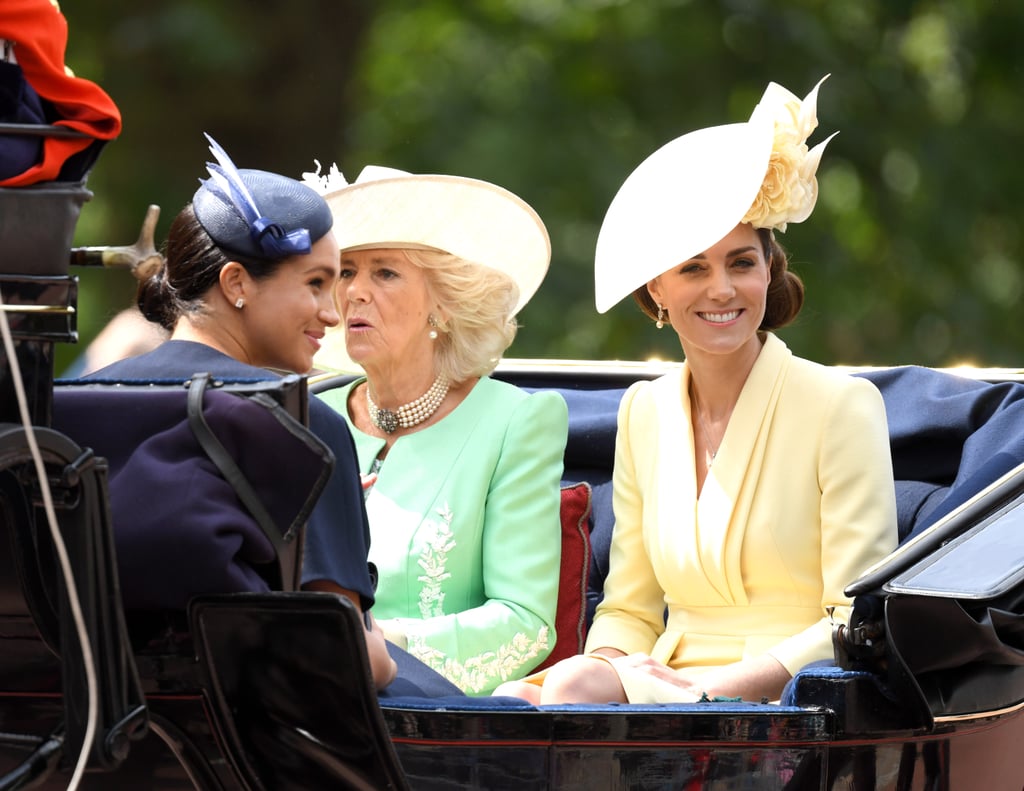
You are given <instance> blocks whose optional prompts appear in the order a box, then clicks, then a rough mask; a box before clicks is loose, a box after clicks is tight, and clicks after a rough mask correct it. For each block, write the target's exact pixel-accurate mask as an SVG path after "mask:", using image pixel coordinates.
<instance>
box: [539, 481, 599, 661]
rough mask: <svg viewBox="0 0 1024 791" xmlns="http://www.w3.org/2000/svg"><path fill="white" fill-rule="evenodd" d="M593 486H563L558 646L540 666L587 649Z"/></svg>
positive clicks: (557, 613)
mask: <svg viewBox="0 0 1024 791" xmlns="http://www.w3.org/2000/svg"><path fill="white" fill-rule="evenodd" d="M590 509H591V489H590V484H589V483H587V482H586V481H582V482H580V483H575V484H569V485H566V486H563V487H562V504H561V509H560V518H561V525H562V562H561V570H560V573H559V579H558V609H557V611H556V615H555V634H556V638H555V647H554V649H552V651H551V653H550V654H548V657H547V659H545V660H544V661H543V662H542V663H541V664H540V665H538V666H537V668H536V669H537V670H543V669H544V668H546V667H550V666H551V665H553V664H555V662H558V661H560V660H562V659H565V658H566V657H570V656H575V655H576V654H581V653H583V646H584V644H585V643H586V640H587V624H588V623H589V622H590V621H589V619H588V617H587V592H588V589H589V581H590Z"/></svg>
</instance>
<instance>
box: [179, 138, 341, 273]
mask: <svg viewBox="0 0 1024 791" xmlns="http://www.w3.org/2000/svg"><path fill="white" fill-rule="evenodd" d="M206 139H207V140H209V141H210V152H211V153H212V154H213V155H214V157H215V158H216V159H217V162H216V163H213V162H207V163H206V169H207V171H208V172H209V174H210V178H208V179H200V180H199V181H200V184H201V185H202V186H200V187H199V189H198V190H197V191H196V194H195V195H194V196H193V198H192V208H193V210H194V211H195V214H196V219H198V220H199V222H200V224H201V225H202V226H203V228H204V229H205V230H206V232H207V233H208V234H209V235H210V238H211V239H213V241H214V242H216V243H217V245H218V246H219V247H222V248H224V250H226V251H228V252H230V253H234V254H235V255H239V256H245V257H248V258H258V259H269V260H278V259H281V258H287V257H289V256H292V255H305V254H308V253H309V251H310V247H311V246H312V244H313V243H314V242H316V241H317V240H319V239H320V238H321V237H322V236H323V235H324V234H326V233H327V232H328V231H329V230H331V225H332V224H333V217H332V215H331V209H330V207H329V206H328V205H327V202H326V201H325V200H324V199H323V198H322V197H321V196H320V195H319V194H318V193H317V192H316V191H315V190H313V189H311V188H310V187H308V186H306V185H305V184H303V183H302V182H301V181H296V180H295V179H290V178H288V177H287V176H281V175H278V174H277V173H268V172H267V171H265V170H239V169H238V168H236V167H235V164H234V163H233V162H232V161H231V158H230V157H229V156H228V155H227V153H226V152H225V151H224V149H223V148H221V147H220V146H219V145H218V144H217V142H216V141H215V140H214V139H213V138H212V137H210V136H209V135H206Z"/></svg>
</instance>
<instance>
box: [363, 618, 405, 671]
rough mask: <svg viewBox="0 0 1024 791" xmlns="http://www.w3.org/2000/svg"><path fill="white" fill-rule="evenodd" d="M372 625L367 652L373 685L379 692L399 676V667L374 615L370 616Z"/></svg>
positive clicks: (367, 642) (368, 630)
mask: <svg viewBox="0 0 1024 791" xmlns="http://www.w3.org/2000/svg"><path fill="white" fill-rule="evenodd" d="M369 621H370V625H369V627H368V628H367V629H366V651H367V653H368V654H369V655H370V672H371V673H372V674H373V683H374V685H375V686H376V687H377V689H378V690H381V689H384V687H386V686H387V685H388V684H390V683H391V682H392V681H394V680H395V676H397V675H398V665H397V664H395V660H394V659H392V658H391V654H389V653H388V646H387V642H386V641H385V638H384V632H383V631H382V630H381V628H380V627H379V626H378V625H377V621H376V620H375V619H374V617H373V614H372V613H370V616H369Z"/></svg>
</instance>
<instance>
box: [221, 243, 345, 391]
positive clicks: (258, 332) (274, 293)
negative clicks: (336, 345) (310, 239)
mask: <svg viewBox="0 0 1024 791" xmlns="http://www.w3.org/2000/svg"><path fill="white" fill-rule="evenodd" d="M338 259H339V255H338V242H337V240H336V239H335V237H334V235H333V234H331V233H328V234H327V235H325V236H323V237H321V238H320V239H319V240H318V241H317V242H315V243H314V244H313V247H312V250H311V251H310V253H309V254H308V255H296V256H292V257H291V258H288V259H286V260H285V261H283V262H282V263H281V265H280V266H279V267H278V268H277V269H276V270H275V271H274V273H273V274H272V275H270V276H269V277H266V278H262V279H260V280H249V282H248V284H247V288H246V291H245V294H246V296H245V305H244V307H243V308H242V309H241V310H240V311H239V314H240V318H241V319H242V320H243V324H242V327H243V332H244V339H243V341H242V346H243V348H244V350H245V355H246V357H247V362H249V363H250V364H252V365H258V366H261V367H264V368H276V369H279V370H284V371H294V372H295V373H305V372H306V371H308V370H310V369H311V368H312V367H313V355H314V354H316V352H317V350H318V349H319V348H320V341H321V339H322V338H323V337H324V332H325V330H326V329H327V328H328V327H334V326H336V325H337V324H338V311H337V309H336V308H335V306H334V288H335V285H336V284H337V282H338V271H339V261H338Z"/></svg>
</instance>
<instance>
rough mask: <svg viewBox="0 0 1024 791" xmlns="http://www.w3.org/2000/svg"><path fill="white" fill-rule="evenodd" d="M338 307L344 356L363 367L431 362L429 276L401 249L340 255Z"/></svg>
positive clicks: (360, 251) (431, 307) (432, 307)
mask: <svg viewBox="0 0 1024 791" xmlns="http://www.w3.org/2000/svg"><path fill="white" fill-rule="evenodd" d="M338 306H339V309H340V311H341V318H342V321H343V322H344V328H345V344H346V348H347V350H348V355H349V357H350V358H351V359H352V360H353V361H355V362H357V363H359V364H360V365H362V366H363V367H364V368H370V369H372V368H374V367H377V368H384V367H392V366H395V365H405V364H408V363H411V362H413V361H420V362H421V361H424V360H431V359H432V355H433V347H432V341H431V340H430V336H429V332H430V325H429V318H430V314H431V311H432V310H433V309H434V301H433V299H432V297H431V292H430V283H429V280H428V275H427V273H426V270H424V269H423V268H421V267H419V266H417V265H416V264H414V263H412V261H410V260H409V259H408V258H407V257H406V255H405V253H404V252H403V251H402V250H396V249H375V250H355V251H346V252H343V253H342V254H341V280H340V282H339V283H338Z"/></svg>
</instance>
